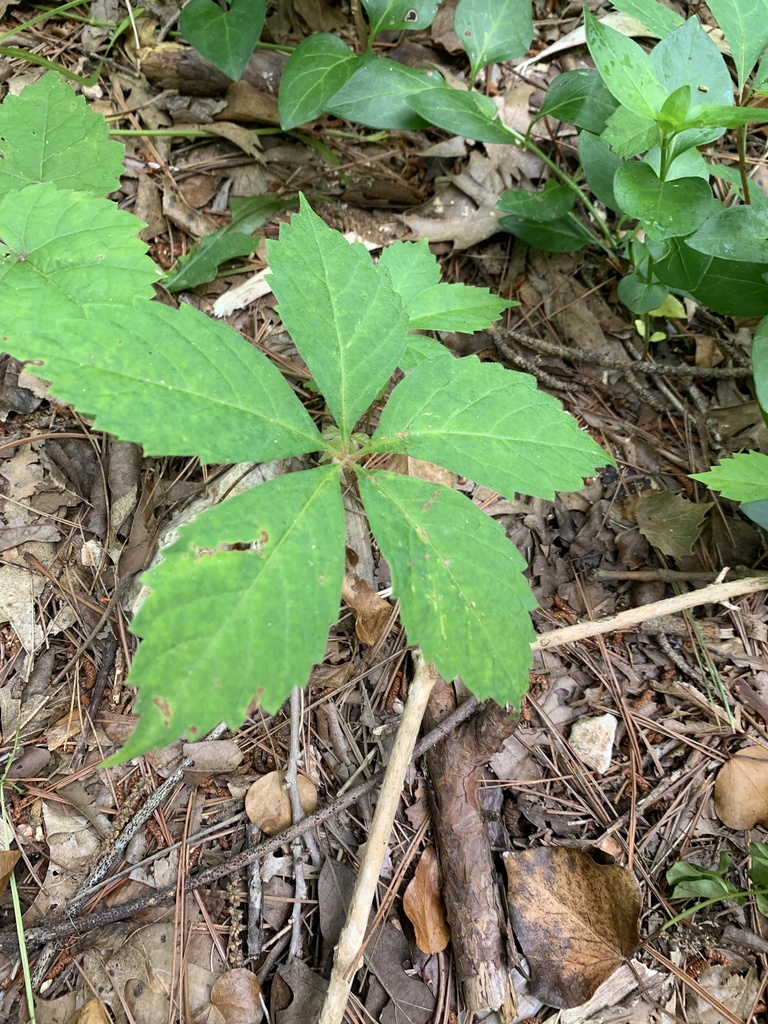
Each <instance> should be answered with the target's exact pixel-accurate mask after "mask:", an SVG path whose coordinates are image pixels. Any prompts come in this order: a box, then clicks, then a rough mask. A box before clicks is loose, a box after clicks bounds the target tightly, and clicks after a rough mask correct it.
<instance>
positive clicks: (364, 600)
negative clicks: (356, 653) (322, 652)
mask: <svg viewBox="0 0 768 1024" xmlns="http://www.w3.org/2000/svg"><path fill="white" fill-rule="evenodd" d="M341 597H342V600H343V601H344V603H345V604H346V605H347V606H348V607H349V608H350V609H351V611H352V614H353V615H354V616H355V632H356V633H357V635H358V637H359V638H360V639H361V640H362V642H363V643H364V644H368V646H369V647H372V646H373V645H374V644H375V643H378V641H379V640H380V639H381V637H382V636H383V634H384V633H385V632H386V630H387V628H388V626H389V622H390V619H391V618H392V605H391V604H390V603H389V601H385V600H384V598H383V597H379V595H378V594H377V592H376V591H375V590H374V589H373V587H372V586H371V585H370V584H369V583H366V581H365V580H364V579H362V578H361V577H360V576H358V575H357V574H356V573H353V572H347V573H345V575H344V584H343V586H342V588H341Z"/></svg>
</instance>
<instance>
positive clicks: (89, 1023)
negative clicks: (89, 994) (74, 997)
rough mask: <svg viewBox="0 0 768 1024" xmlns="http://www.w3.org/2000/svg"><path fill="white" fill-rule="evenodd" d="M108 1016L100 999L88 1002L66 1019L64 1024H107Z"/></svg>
mask: <svg viewBox="0 0 768 1024" xmlns="http://www.w3.org/2000/svg"><path fill="white" fill-rule="evenodd" d="M109 1020H110V1017H109V1014H108V1013H107V1011H106V1009H105V1007H104V1004H103V1003H102V1002H101V1000H100V999H89V1000H88V1002H87V1003H86V1004H85V1005H84V1006H81V1007H80V1009H79V1010H76V1011H75V1012H74V1013H73V1014H72V1016H71V1017H68V1018H67V1021H66V1024H109Z"/></svg>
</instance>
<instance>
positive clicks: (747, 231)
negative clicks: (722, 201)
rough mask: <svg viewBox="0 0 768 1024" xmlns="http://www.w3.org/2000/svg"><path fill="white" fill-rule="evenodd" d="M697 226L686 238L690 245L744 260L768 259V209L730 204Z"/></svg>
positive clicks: (707, 251)
mask: <svg viewBox="0 0 768 1024" xmlns="http://www.w3.org/2000/svg"><path fill="white" fill-rule="evenodd" d="M691 226H692V227H693V225H691ZM696 226H697V227H698V230H697V231H696V233H695V234H693V235H691V237H690V238H687V239H686V242H687V243H688V245H689V246H690V247H691V249H696V251H697V252H703V253H706V254H707V255H709V256H722V257H723V258H724V259H729V260H738V261H739V262H743V263H768V212H766V211H764V210H757V209H755V208H754V207H753V206H729V207H727V208H725V209H722V208H720V209H718V210H717V212H716V213H715V214H713V216H711V217H709V218H708V220H706V221H705V222H704V223H703V224H701V225H696Z"/></svg>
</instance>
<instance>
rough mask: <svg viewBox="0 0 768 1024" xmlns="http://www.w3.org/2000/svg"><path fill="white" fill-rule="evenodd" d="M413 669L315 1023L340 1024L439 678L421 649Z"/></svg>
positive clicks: (415, 652)
mask: <svg viewBox="0 0 768 1024" xmlns="http://www.w3.org/2000/svg"><path fill="white" fill-rule="evenodd" d="M413 657H414V662H415V664H416V673H415V675H414V677H413V680H412V681H411V685H410V688H409V690H408V700H407V701H406V704H405V711H404V712H403V717H402V719H401V720H400V725H399V726H398V729H397V735H396V736H395V743H394V746H393V747H392V753H391V754H390V756H389V763H388V765H387V771H386V775H385V776H384V782H383V784H382V787H381V791H380V793H379V798H378V800H377V801H376V810H375V812H374V815H373V821H372V822H371V831H370V834H369V836H368V842H367V843H366V846H365V855H364V856H363V861H362V863H361V865H360V871H359V873H358V876H357V881H356V883H355V889H354V892H353V893H352V902H351V903H350V907H349V913H348V914H347V920H346V922H345V924H344V927H343V928H342V930H341V935H340V936H339V941H338V943H337V944H336V952H335V954H334V958H333V971H332V972H331V979H330V981H329V983H328V991H327V993H326V996H325V1002H324V1003H323V1009H322V1012H321V1014H320V1020H319V1022H318V1024H341V1021H342V1019H343V1017H344V1011H345V1009H346V1006H347V1000H348V999H349V992H350V989H351V988H352V979H353V978H354V976H355V971H356V970H357V968H358V965H359V963H360V960H361V958H362V952H363V945H364V942H365V931H366V928H367V927H368V919H369V916H370V913H371V906H372V904H373V899H374V896H375V895H376V887H377V886H378V884H379V875H380V874H381V865H382V863H383V861H384V856H385V854H386V852H387V846H388V845H389V837H390V834H391V832H392V824H393V822H394V820H395V814H396V813H397V805H398V804H399V803H400V797H401V796H402V792H403V783H404V781H405V773H406V772H407V770H408V766H409V764H410V763H411V757H412V755H413V748H414V746H415V745H416V739H417V737H418V735H419V729H420V727H421V720H422V718H423V717H424V711H425V710H426V707H427V701H428V700H429V695H430V693H431V692H432V687H433V686H434V685H435V683H436V681H437V680H438V679H439V678H440V676H439V675H438V673H437V669H436V668H435V666H434V665H432V664H431V663H430V664H427V663H425V661H424V657H423V655H422V654H421V651H420V650H419V649H418V648H416V649H415V650H414V652H413Z"/></svg>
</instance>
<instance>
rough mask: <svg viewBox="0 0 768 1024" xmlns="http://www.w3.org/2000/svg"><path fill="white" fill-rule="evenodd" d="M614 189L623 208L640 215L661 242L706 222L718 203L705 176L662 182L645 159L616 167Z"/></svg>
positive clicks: (648, 230) (648, 231) (688, 231)
mask: <svg viewBox="0 0 768 1024" xmlns="http://www.w3.org/2000/svg"><path fill="white" fill-rule="evenodd" d="M613 192H614V195H615V196H616V202H617V203H618V204H619V206H620V207H621V210H622V211H623V212H624V213H626V214H629V216H630V217H636V218H637V219H638V220H639V221H640V222H641V223H642V225H643V228H644V230H645V232H646V234H647V235H648V236H649V237H650V238H653V239H656V240H657V241H661V240H662V239H665V238H670V237H673V236H676V235H689V234H690V233H691V232H692V231H695V230H696V228H698V227H699V226H700V225H701V224H703V223H704V221H705V220H706V218H707V216H708V215H709V214H710V213H711V211H712V207H713V206H715V205H716V204H715V202H714V200H713V198H712V189H711V188H710V187H709V182H708V181H705V180H704V179H702V178H675V179H672V180H671V181H670V180H668V181H661V179H660V178H659V176H658V174H657V173H656V172H655V171H654V170H653V168H652V167H650V166H649V165H648V164H647V163H644V162H643V161H640V162H638V161H634V160H633V161H631V162H627V163H624V164H622V165H621V167H619V168H618V169H617V170H616V176H615V178H614V181H613Z"/></svg>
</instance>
